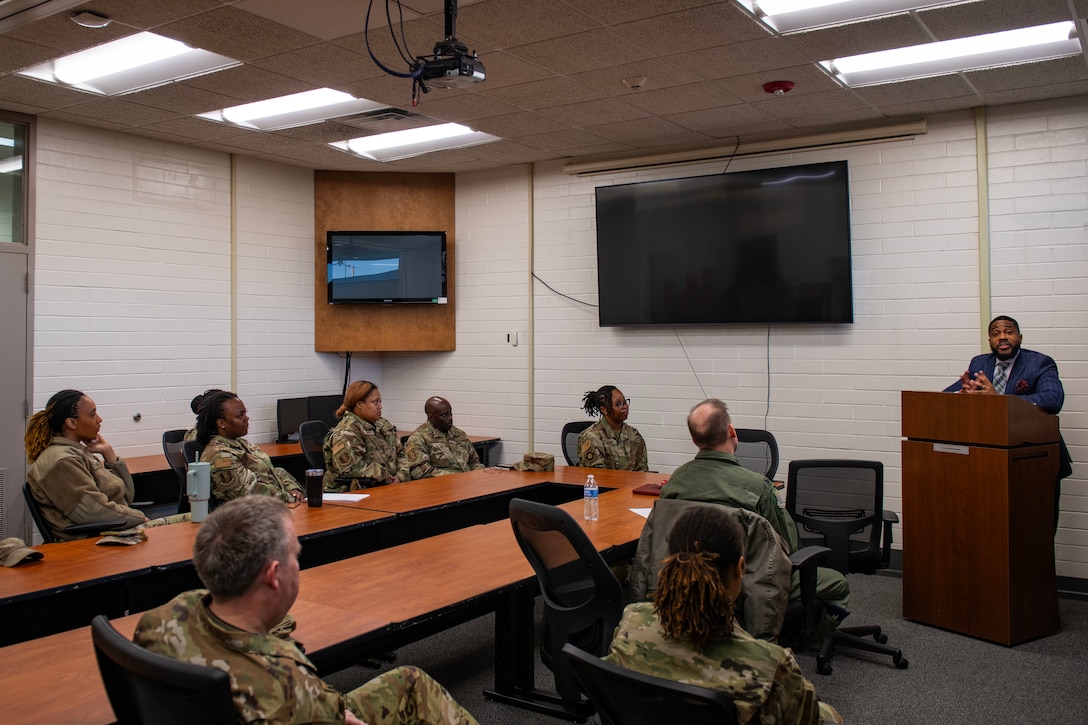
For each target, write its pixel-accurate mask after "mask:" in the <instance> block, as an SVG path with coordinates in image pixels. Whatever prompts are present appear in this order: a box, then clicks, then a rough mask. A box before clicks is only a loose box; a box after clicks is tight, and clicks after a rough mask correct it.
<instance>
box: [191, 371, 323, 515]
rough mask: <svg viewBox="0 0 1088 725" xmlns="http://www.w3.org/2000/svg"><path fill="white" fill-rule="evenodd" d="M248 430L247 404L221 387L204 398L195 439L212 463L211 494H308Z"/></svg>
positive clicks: (296, 497)
mask: <svg viewBox="0 0 1088 725" xmlns="http://www.w3.org/2000/svg"><path fill="white" fill-rule="evenodd" d="M248 432H249V416H248V415H247V414H246V404H245V403H243V402H242V400H241V399H240V398H239V397H238V396H237V395H235V394H234V393H231V392H227V391H225V390H220V391H218V392H215V393H212V394H211V395H208V396H207V397H205V398H204V400H203V401H202V402H201V403H200V406H199V410H198V412H197V419H196V434H197V435H196V440H197V442H198V443H200V445H202V446H204V451H203V453H201V454H200V460H202V461H205V462H207V463H210V464H212V494H213V495H214V496H215V498H216V499H217V500H219V501H229V500H231V499H232V498H238V497H240V496H249V495H251V494H259V495H262V496H274V497H275V498H278V499H279V500H281V501H301V500H302V499H304V498H306V492H305V490H304V489H303V488H302V485H301V484H300V483H299V482H298V481H296V480H295V477H294V476H292V475H291V474H290V473H288V472H287V471H285V470H283V469H282V468H277V467H276V466H273V465H272V459H271V458H269V457H268V454H267V453H265V452H264V451H262V450H261V449H260V448H258V447H257V446H255V445H253V444H252V443H250V442H249V441H247V440H246V439H245V438H243V437H242V436H244V435H245V434H246V433H248Z"/></svg>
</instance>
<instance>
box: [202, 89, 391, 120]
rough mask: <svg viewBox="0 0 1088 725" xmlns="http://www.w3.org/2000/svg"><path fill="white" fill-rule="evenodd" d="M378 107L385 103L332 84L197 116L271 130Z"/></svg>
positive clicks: (374, 109) (383, 105) (364, 111)
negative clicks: (359, 95) (359, 96)
mask: <svg viewBox="0 0 1088 725" xmlns="http://www.w3.org/2000/svg"><path fill="white" fill-rule="evenodd" d="M379 108H388V106H386V105H385V104H384V103H378V102H377V101H370V100H367V99H366V98H356V97H355V96H352V95H350V94H348V93H344V92H342V91H335V90H333V89H332V88H318V89H317V90H313V91H304V92H302V93H292V94H291V95H289V96H280V97H279V98H269V99H268V100H266V101H257V102H256V103H247V104H245V105H242V106H231V107H230V108H223V109H220V110H218V111H211V112H209V113H201V114H199V118H206V119H208V120H210V121H219V122H221V123H230V124H233V125H235V126H242V127H243V128H252V129H256V130H258V131H275V130H277V129H281V128H292V127H294V126H305V125H306V124H308V123H317V122H319V121H326V120H328V119H330V118H340V117H341V116H350V115H353V114H356V113H366V112H368V111H376V110H378V109H379Z"/></svg>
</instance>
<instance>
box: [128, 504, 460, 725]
mask: <svg viewBox="0 0 1088 725" xmlns="http://www.w3.org/2000/svg"><path fill="white" fill-rule="evenodd" d="M301 550H302V546H301V545H300V544H299V541H298V537H297V536H296V535H295V526H294V523H293V521H292V519H291V512H290V509H288V508H287V506H286V505H285V504H284V503H283V502H281V501H279V500H277V499H274V498H271V497H268V496H245V497H242V498H237V499H234V500H231V501H228V502H227V503H225V504H223V505H221V506H219V507H218V508H217V509H216V510H215V511H213V512H212V513H211V514H210V515H209V516H208V518H207V520H206V521H204V523H203V524H201V526H200V531H199V532H198V533H197V537H196V542H195V543H194V544H193V564H194V565H195V567H196V571H197V574H199V575H200V579H201V581H203V582H204V585H205V586H206V587H208V589H207V590H196V591H191V592H185V593H184V594H180V595H178V596H177V597H175V598H174V599H173V600H172V601H171V602H169V603H167V604H165V605H163V606H161V607H159V608H157V609H153V610H151V611H150V612H147V613H146V614H144V616H143V617H142V618H141V619H140V623H139V625H138V626H137V628H136V634H135V636H134V637H133V640H134V641H135V642H136V643H137V644H139V645H140V646H142V647H145V648H147V649H149V650H151V651H153V652H157V653H158V654H161V655H165V656H167V657H173V658H174V659H178V660H181V661H183V662H192V663H195V664H201V665H211V666H213V667H218V668H219V669H221V670H224V671H225V672H227V673H228V674H229V675H230V685H231V691H232V692H233V695H234V703H235V705H236V706H237V708H238V715H239V717H240V719H241V720H242V721H243V722H254V721H259V722H261V723H269V724H270V725H271V724H273V723H284V724H288V723H292V724H293V723H298V724H301V723H348V724H349V725H352V724H357V723H362V722H365V723H368V724H369V725H383V724H389V725H392V724H393V723H451V724H455V725H461V724H465V725H476V720H475V719H473V717H472V716H471V715H470V714H469V713H468V712H466V711H465V710H464V708H462V707H461V706H460V705H458V704H457V703H456V702H455V701H454V699H453V698H452V697H451V696H450V694H449V693H448V692H447V691H446V690H445V689H444V688H443V687H442V686H441V685H439V684H438V683H437V682H435V681H434V680H433V679H431V678H430V677H429V676H428V675H427V674H426V673H425V672H423V671H422V670H419V669H417V668H415V667H398V668H396V669H394V670H391V671H390V672H387V673H385V674H382V675H379V676H378V677H375V678H374V679H373V680H370V681H369V682H367V683H366V684H365V685H363V686H361V687H359V688H357V689H355V690H352V691H351V692H349V693H348V694H347V695H343V696H342V695H341V694H340V693H339V692H337V691H336V690H335V689H333V688H332V687H330V686H329V685H326V684H325V683H324V682H323V681H322V680H321V678H320V677H318V676H317V672H316V669H315V668H314V665H313V663H311V662H310V660H309V659H307V658H306V655H304V654H303V653H302V650H301V648H300V647H299V646H298V644H297V643H296V642H295V641H294V640H293V639H291V637H290V633H291V631H293V630H294V626H295V623H294V619H293V618H291V617H289V616H288V614H287V612H288V610H290V608H291V605H292V604H293V603H294V601H295V598H296V597H297V596H298V587H299V564H298V557H299V553H300V552H301ZM360 718H361V719H360Z"/></svg>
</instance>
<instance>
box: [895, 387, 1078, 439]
mask: <svg viewBox="0 0 1088 725" xmlns="http://www.w3.org/2000/svg"><path fill="white" fill-rule="evenodd" d="M902 396H903V435H904V436H905V437H907V438H915V439H919V440H926V441H940V442H942V443H961V444H968V445H982V446H998V447H1001V448H1012V447H1014V446H1025V445H1044V444H1048V443H1057V442H1058V439H1059V433H1058V416H1056V415H1053V414H1051V413H1047V412H1046V411H1045V410H1043V409H1041V408H1039V407H1037V406H1034V405H1032V404H1031V403H1029V402H1027V401H1026V400H1022V399H1021V398H1019V397H1018V396H1015V395H968V394H962V393H935V392H929V391H926V392H919V391H911V390H904V391H903V393H902Z"/></svg>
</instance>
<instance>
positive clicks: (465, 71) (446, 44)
mask: <svg viewBox="0 0 1088 725" xmlns="http://www.w3.org/2000/svg"><path fill="white" fill-rule="evenodd" d="M419 60H420V62H421V64H422V72H421V73H420V77H419V80H420V82H421V83H422V84H423V86H424V87H428V86H430V87H431V88H468V87H469V86H471V85H473V84H475V83H480V82H481V81H483V80H485V79H486V78H487V70H486V69H485V68H484V64H483V63H481V62H480V58H479V57H478V56H477V55H476V53H469V52H468V47H467V46H466V45H465V44H464V43H461V42H458V41H457V40H456V39H454V38H446V39H445V40H443V41H440V42H438V43H435V45H434V56H433V57H432V58H420V59H419Z"/></svg>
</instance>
